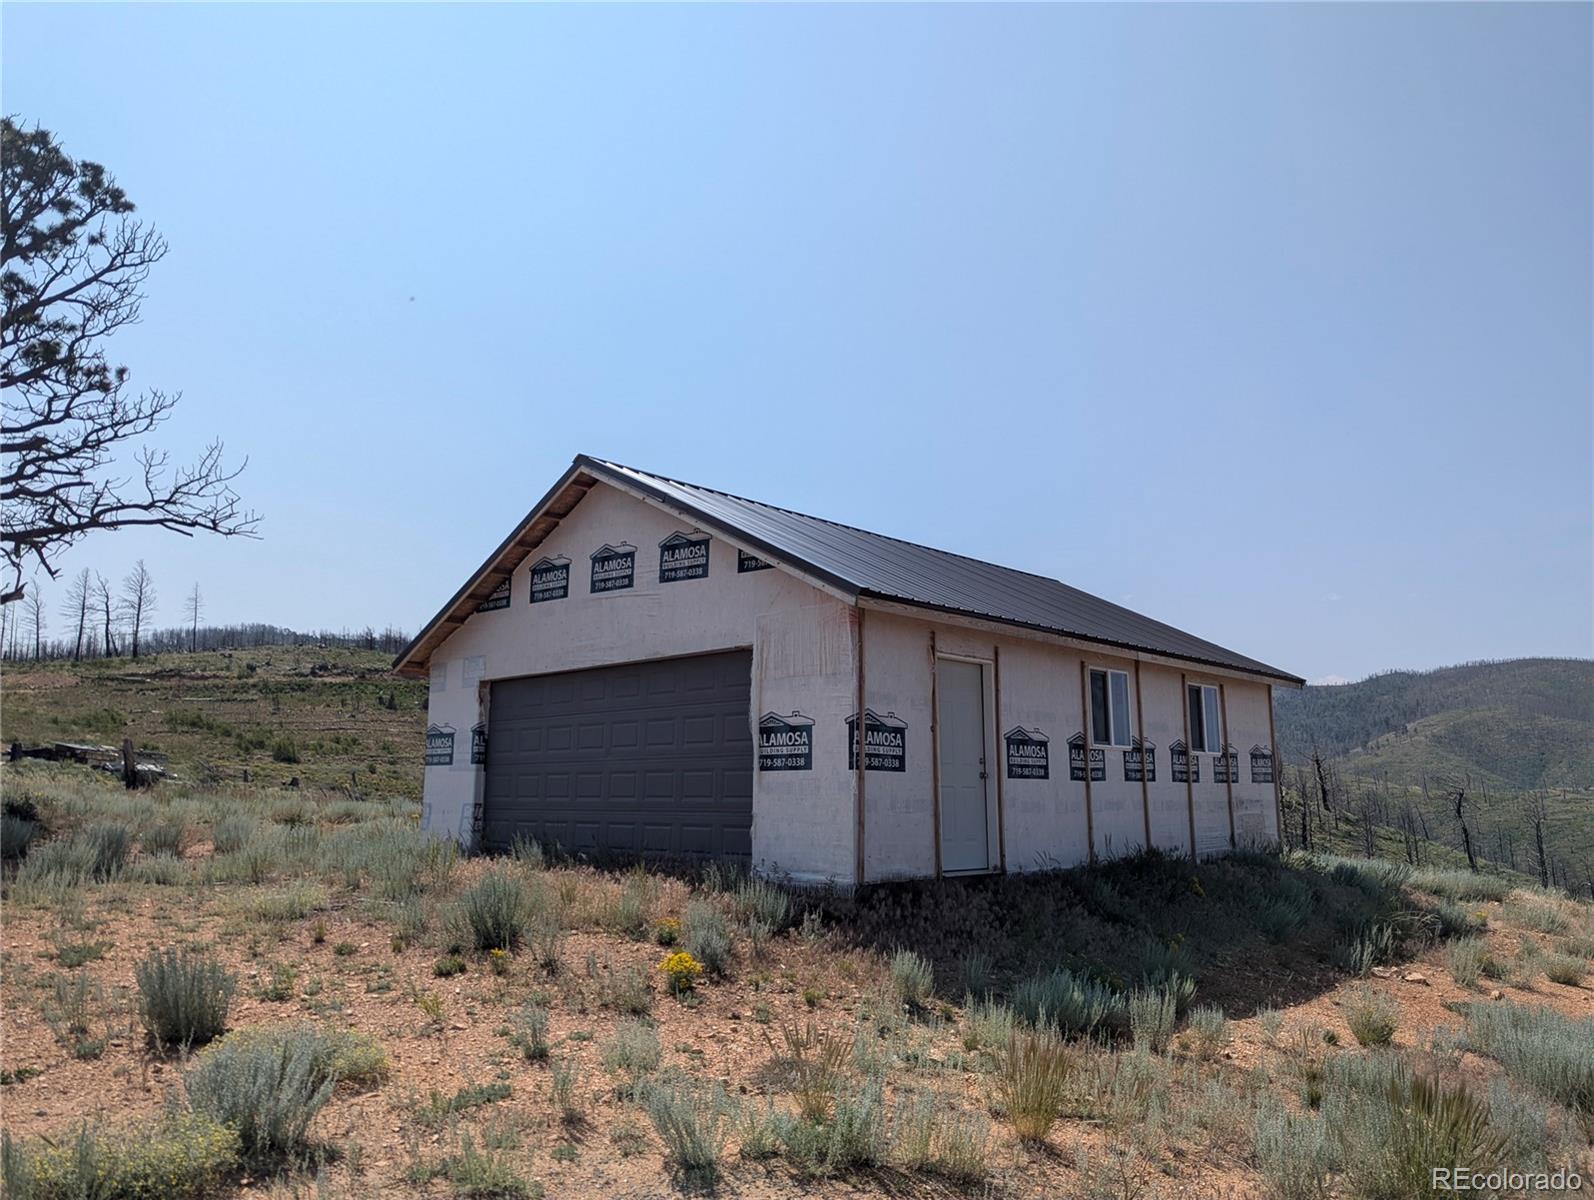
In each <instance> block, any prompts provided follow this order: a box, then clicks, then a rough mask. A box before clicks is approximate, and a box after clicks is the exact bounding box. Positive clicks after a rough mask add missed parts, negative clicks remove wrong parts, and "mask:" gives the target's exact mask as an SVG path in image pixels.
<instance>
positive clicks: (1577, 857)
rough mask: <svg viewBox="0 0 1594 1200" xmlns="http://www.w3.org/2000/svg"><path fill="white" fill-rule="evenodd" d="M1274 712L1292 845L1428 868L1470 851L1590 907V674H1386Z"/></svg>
mask: <svg viewBox="0 0 1594 1200" xmlns="http://www.w3.org/2000/svg"><path fill="white" fill-rule="evenodd" d="M1276 710H1277V715H1276V719H1277V723H1278V724H1277V728H1278V737H1279V745H1280V749H1281V751H1282V753H1283V756H1284V759H1285V762H1286V764H1287V765H1286V767H1285V770H1284V776H1283V780H1284V807H1285V810H1286V814H1287V815H1286V821H1285V825H1286V828H1285V831H1284V832H1285V837H1286V840H1287V841H1289V842H1290V843H1291V844H1305V843H1307V842H1310V843H1311V844H1313V845H1332V846H1336V847H1338V848H1341V849H1351V850H1361V851H1362V852H1364V853H1390V852H1391V851H1393V852H1395V853H1399V854H1403V855H1404V856H1405V857H1406V858H1407V859H1408V860H1409V861H1413V862H1420V861H1426V860H1425V855H1427V854H1429V853H1430V849H1429V848H1431V847H1439V848H1442V849H1443V851H1444V853H1445V854H1446V855H1447V856H1454V855H1457V854H1460V855H1464V853H1465V849H1466V845H1467V842H1468V840H1469V839H1470V841H1471V845H1472V849H1473V852H1474V854H1475V855H1476V856H1477V857H1478V858H1479V859H1480V860H1482V859H1487V860H1492V861H1493V862H1495V863H1498V864H1499V865H1501V866H1503V867H1506V868H1508V869H1511V870H1515V871H1520V872H1524V873H1526V874H1528V875H1530V876H1533V877H1536V878H1539V879H1541V880H1542V881H1544V882H1547V883H1558V884H1560V885H1561V886H1564V887H1568V888H1570V889H1573V890H1575V891H1577V892H1578V893H1579V894H1584V893H1594V662H1589V661H1587V660H1582V659H1548V658H1534V659H1516V660H1512V661H1508V662H1493V663H1468V664H1465V665H1463V666H1459V667H1446V668H1443V669H1441V670H1437V671H1424V672H1416V671H1390V672H1387V673H1385V674H1383V675H1375V676H1373V677H1372V678H1370V679H1364V680H1362V681H1361V682H1359V683H1351V684H1342V685H1337V686H1332V687H1308V688H1305V689H1303V690H1302V691H1299V692H1279V693H1277V694H1276ZM1314 751H1315V752H1316V754H1317V755H1318V756H1319V758H1320V761H1313V754H1314ZM1458 803H1459V806H1460V811H1459V813H1458V811H1457V806H1458ZM1303 809H1304V812H1303ZM1303 815H1304V817H1305V819H1306V821H1307V823H1308V825H1309V826H1310V828H1308V829H1305V830H1304V831H1303V829H1302V826H1301V822H1302V819H1303ZM1375 847H1376V849H1375ZM1462 861H1465V859H1464V857H1463V859H1462Z"/></svg>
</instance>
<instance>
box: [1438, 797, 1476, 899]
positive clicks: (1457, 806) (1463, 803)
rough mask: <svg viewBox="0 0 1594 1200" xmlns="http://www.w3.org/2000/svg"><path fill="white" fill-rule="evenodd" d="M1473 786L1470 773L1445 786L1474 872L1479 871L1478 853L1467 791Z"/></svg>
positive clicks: (1462, 843) (1462, 844) (1463, 847)
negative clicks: (1468, 821) (1474, 840)
mask: <svg viewBox="0 0 1594 1200" xmlns="http://www.w3.org/2000/svg"><path fill="white" fill-rule="evenodd" d="M1471 787H1472V777H1471V776H1470V775H1468V776H1466V777H1465V778H1463V779H1461V780H1459V781H1454V780H1453V781H1451V782H1450V783H1449V784H1447V785H1446V787H1445V796H1446V798H1447V799H1448V800H1449V802H1450V807H1451V808H1452V809H1454V810H1455V814H1456V823H1457V824H1458V825H1460V826H1461V848H1462V849H1463V850H1465V851H1466V852H1467V866H1469V867H1471V868H1472V873H1473V874H1474V875H1476V874H1477V873H1478V855H1477V852H1476V851H1475V850H1474V849H1473V847H1472V830H1471V829H1470V828H1469V827H1468V826H1467V792H1468V791H1469V790H1470V789H1471Z"/></svg>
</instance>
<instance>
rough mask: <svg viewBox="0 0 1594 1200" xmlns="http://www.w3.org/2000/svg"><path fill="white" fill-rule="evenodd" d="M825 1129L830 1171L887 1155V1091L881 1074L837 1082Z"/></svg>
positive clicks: (872, 1162)
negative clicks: (858, 1080) (852, 1083)
mask: <svg viewBox="0 0 1594 1200" xmlns="http://www.w3.org/2000/svg"><path fill="white" fill-rule="evenodd" d="M826 1132H827V1133H828V1134H829V1138H828V1145H827V1146H826V1148H825V1167H826V1169H828V1170H830V1171H850V1170H856V1169H857V1168H859V1167H872V1166H875V1165H876V1164H878V1163H879V1162H880V1161H881V1160H883V1159H884V1158H885V1152H886V1107H885V1095H884V1089H883V1087H882V1085H881V1081H880V1079H879V1078H878V1077H873V1078H869V1079H865V1080H864V1081H863V1082H862V1083H859V1084H857V1085H855V1086H852V1087H849V1086H847V1085H846V1084H840V1085H838V1086H837V1088H836V1098H835V1103H834V1104H833V1105H832V1106H831V1114H830V1124H829V1126H828V1127H827V1130H826Z"/></svg>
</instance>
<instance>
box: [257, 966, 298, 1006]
mask: <svg viewBox="0 0 1594 1200" xmlns="http://www.w3.org/2000/svg"><path fill="white" fill-rule="evenodd" d="M298 991H299V972H298V971H297V970H296V969H294V967H293V965H292V964H291V963H271V964H269V965H268V966H267V968H266V974H265V976H264V977H263V978H262V979H261V981H260V987H259V996H260V998H261V999H262V1000H270V1001H271V1002H272V1003H273V1004H285V1003H287V1002H288V1001H289V1000H292V999H293V998H294V996H296V995H297V994H298Z"/></svg>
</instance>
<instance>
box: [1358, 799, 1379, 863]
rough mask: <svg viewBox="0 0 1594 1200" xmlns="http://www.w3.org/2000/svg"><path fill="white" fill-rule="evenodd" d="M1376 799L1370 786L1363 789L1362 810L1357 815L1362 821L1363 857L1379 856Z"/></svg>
mask: <svg viewBox="0 0 1594 1200" xmlns="http://www.w3.org/2000/svg"><path fill="white" fill-rule="evenodd" d="M1375 800H1376V797H1375V796H1374V794H1373V792H1372V790H1371V789H1370V788H1363V789H1362V795H1361V812H1360V813H1359V814H1357V816H1358V820H1359V821H1360V823H1361V834H1362V857H1363V858H1377V857H1378V826H1377V824H1376V823H1375V818H1376V816H1377V813H1376V812H1375V811H1374V810H1375Z"/></svg>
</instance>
